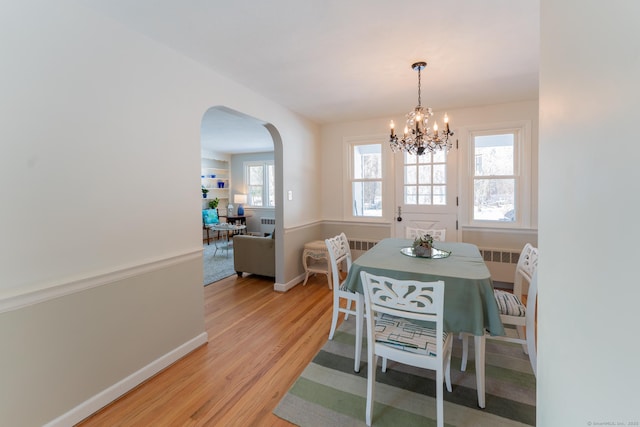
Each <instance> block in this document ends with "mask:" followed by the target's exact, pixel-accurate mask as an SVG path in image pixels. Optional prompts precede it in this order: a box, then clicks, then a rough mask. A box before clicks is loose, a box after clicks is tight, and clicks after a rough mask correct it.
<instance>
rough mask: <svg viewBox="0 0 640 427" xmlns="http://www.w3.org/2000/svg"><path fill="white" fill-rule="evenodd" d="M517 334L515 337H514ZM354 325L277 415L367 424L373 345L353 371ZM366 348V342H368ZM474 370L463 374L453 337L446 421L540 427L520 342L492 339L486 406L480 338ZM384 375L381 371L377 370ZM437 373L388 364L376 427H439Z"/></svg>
mask: <svg viewBox="0 0 640 427" xmlns="http://www.w3.org/2000/svg"><path fill="white" fill-rule="evenodd" d="M510 332H514V333H515V331H510ZM354 341H355V319H354V318H353V317H350V318H349V320H348V321H344V322H343V323H342V325H341V326H340V327H339V328H338V330H337V331H336V334H335V336H334V339H333V340H332V341H327V343H326V344H325V345H324V347H323V348H322V349H321V350H320V352H319V353H318V354H317V355H316V356H315V358H314V359H313V361H312V362H311V363H310V364H309V365H308V366H307V367H306V368H305V370H304V372H302V374H301V375H300V377H299V378H298V379H297V380H296V382H295V384H294V385H293V386H292V387H291V389H290V390H289V391H288V392H287V394H286V395H285V396H284V397H283V399H282V400H281V401H280V403H279V404H278V406H277V407H276V409H275V410H274V414H275V415H277V416H278V417H280V418H283V419H285V420H287V421H289V422H291V423H293V424H296V425H298V426H303V427H315V426H318V427H320V426H322V427H326V426H341V427H342V426H365V422H364V416H365V405H366V391H367V377H366V375H367V367H366V358H367V357H366V347H365V346H363V351H362V354H363V361H362V365H361V368H360V373H358V374H356V373H355V372H353V355H354ZM364 341H365V342H366V336H365V338H364ZM469 342H470V346H469V352H470V356H471V359H470V360H469V362H468V364H467V371H466V372H461V371H460V356H461V352H462V348H461V342H460V340H458V339H457V338H456V339H454V345H453V357H452V359H451V363H452V369H451V381H452V388H453V391H452V392H451V393H449V392H447V391H446V387H445V388H444V421H445V425H447V426H456V427H463V426H464V427H466V426H468V427H471V426H473V427H478V426H487V427H502V426H505V427H506V426H527V425H530V426H535V424H536V422H535V421H536V420H535V409H536V408H535V401H536V400H535V399H536V383H535V376H534V375H533V371H532V370H531V365H530V364H529V359H528V358H527V355H525V354H524V353H523V351H522V347H521V346H520V345H517V344H509V343H497V342H494V341H489V340H488V341H487V345H486V349H487V351H486V359H487V363H486V408H485V409H480V408H478V406H477V402H478V400H477V394H476V380H475V366H474V360H473V340H469ZM378 369H380V368H378ZM434 379H435V373H434V372H433V371H427V370H422V369H417V368H413V367H410V366H405V365H401V364H397V363H396V362H393V361H389V363H388V367H387V372H386V373H382V372H381V371H380V370H378V374H377V375H376V380H377V383H376V390H375V404H374V412H373V425H374V426H380V427H382V426H393V427H401V426H432V425H433V426H435V425H436V422H435V418H436V417H435V410H436V409H435V381H434Z"/></svg>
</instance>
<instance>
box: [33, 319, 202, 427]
mask: <svg viewBox="0 0 640 427" xmlns="http://www.w3.org/2000/svg"><path fill="white" fill-rule="evenodd" d="M208 340H209V336H208V335H207V333H206V332H203V333H201V334H200V335H198V336H196V337H195V338H192V339H191V340H189V341H187V342H186V343H184V344H182V345H181V346H179V347H177V348H175V349H173V350H171V351H170V352H169V353H167V354H165V355H164V356H161V357H159V358H158V359H156V360H154V361H153V362H151V363H150V364H148V365H147V366H145V367H143V368H142V369H140V370H138V371H137V372H134V373H133V374H131V375H129V376H128V377H126V378H124V379H122V380H121V381H118V382H117V383H115V384H114V385H112V386H111V387H109V388H107V389H105V390H103V391H101V392H100V393H98V394H96V395H95V396H93V397H91V398H89V399H88V400H86V401H84V402H83V403H81V404H80V405H78V406H76V407H75V408H73V409H71V410H70V411H69V412H67V413H65V414H63V415H61V416H59V417H58V418H56V419H54V420H52V421H50V422H48V423H47V424H45V427H67V426H72V425H75V424H77V423H79V422H80V421H82V420H84V419H85V418H87V417H88V416H90V415H92V414H94V413H95V412H97V411H99V410H100V409H101V408H103V407H105V406H106V405H108V404H109V403H111V402H113V401H114V400H116V399H117V398H119V397H120V396H122V395H124V394H125V393H127V392H128V391H130V390H132V389H133V388H134V387H136V386H138V385H140V384H141V383H143V382H144V381H146V380H148V379H149V378H151V377H152V376H154V375H156V374H157V373H158V372H160V371H162V370H163V369H165V368H166V367H168V366H169V365H171V364H173V363H175V362H176V361H178V360H179V359H181V358H183V357H184V356H186V355H187V354H189V353H191V352H192V351H193V350H195V349H196V348H198V347H200V346H202V345H204V344H206V343H207V341H208Z"/></svg>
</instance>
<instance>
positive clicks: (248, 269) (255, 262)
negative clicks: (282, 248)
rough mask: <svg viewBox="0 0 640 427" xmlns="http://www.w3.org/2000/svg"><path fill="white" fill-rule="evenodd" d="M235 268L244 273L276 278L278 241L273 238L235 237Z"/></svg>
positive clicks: (238, 272)
mask: <svg viewBox="0 0 640 427" xmlns="http://www.w3.org/2000/svg"><path fill="white" fill-rule="evenodd" d="M233 268H234V269H235V270H236V273H237V274H238V277H242V273H253V274H258V275H260V276H268V277H276V241H275V239H273V238H272V236H268V237H257V236H248V235H244V234H239V235H237V236H234V237H233Z"/></svg>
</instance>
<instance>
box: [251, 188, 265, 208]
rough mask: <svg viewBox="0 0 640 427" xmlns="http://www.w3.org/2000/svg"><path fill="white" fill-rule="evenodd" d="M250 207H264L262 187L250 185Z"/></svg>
mask: <svg viewBox="0 0 640 427" xmlns="http://www.w3.org/2000/svg"><path fill="white" fill-rule="evenodd" d="M248 188H249V205H250V206H262V186H261V185H249V186H248Z"/></svg>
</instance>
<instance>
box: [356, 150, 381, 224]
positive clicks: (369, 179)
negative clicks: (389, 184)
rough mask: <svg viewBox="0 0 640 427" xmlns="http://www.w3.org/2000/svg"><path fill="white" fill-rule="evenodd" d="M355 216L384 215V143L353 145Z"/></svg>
mask: <svg viewBox="0 0 640 427" xmlns="http://www.w3.org/2000/svg"><path fill="white" fill-rule="evenodd" d="M350 157H351V168H350V169H351V195H352V202H353V203H352V206H353V212H352V214H353V216H355V217H381V216H382V145H381V144H352V145H351V156H350Z"/></svg>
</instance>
